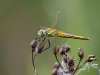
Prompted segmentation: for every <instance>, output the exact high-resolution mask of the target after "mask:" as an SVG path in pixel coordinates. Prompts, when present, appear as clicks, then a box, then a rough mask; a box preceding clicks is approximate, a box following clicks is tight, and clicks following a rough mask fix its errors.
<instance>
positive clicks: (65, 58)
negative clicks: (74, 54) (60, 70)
mask: <svg viewBox="0 0 100 75" xmlns="http://www.w3.org/2000/svg"><path fill="white" fill-rule="evenodd" d="M62 60H63V61H64V63H68V56H67V55H63V56H62Z"/></svg>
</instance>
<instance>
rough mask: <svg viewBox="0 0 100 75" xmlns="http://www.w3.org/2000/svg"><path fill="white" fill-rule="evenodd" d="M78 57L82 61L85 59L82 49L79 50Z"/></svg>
mask: <svg viewBox="0 0 100 75" xmlns="http://www.w3.org/2000/svg"><path fill="white" fill-rule="evenodd" d="M78 56H79V57H80V59H83V57H84V51H83V49H82V48H78Z"/></svg>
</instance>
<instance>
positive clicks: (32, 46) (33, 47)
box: [30, 38, 40, 52]
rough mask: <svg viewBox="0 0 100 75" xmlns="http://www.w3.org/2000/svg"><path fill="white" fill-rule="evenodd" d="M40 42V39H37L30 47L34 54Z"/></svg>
mask: <svg viewBox="0 0 100 75" xmlns="http://www.w3.org/2000/svg"><path fill="white" fill-rule="evenodd" d="M39 41H40V40H39V38H35V39H34V40H33V41H32V42H31V44H30V46H31V48H32V52H33V51H35V48H36V46H37V44H38V42H39Z"/></svg>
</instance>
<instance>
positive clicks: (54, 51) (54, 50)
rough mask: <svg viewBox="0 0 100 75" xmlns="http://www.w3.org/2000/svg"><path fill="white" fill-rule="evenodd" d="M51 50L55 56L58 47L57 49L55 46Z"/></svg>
mask: <svg viewBox="0 0 100 75" xmlns="http://www.w3.org/2000/svg"><path fill="white" fill-rule="evenodd" d="M52 50H53V53H54V54H57V53H58V51H59V46H58V47H57V46H54V47H53V48H52Z"/></svg>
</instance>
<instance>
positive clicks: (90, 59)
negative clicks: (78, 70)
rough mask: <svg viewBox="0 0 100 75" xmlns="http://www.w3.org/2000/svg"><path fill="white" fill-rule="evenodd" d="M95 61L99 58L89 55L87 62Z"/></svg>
mask: <svg viewBox="0 0 100 75" xmlns="http://www.w3.org/2000/svg"><path fill="white" fill-rule="evenodd" d="M94 60H97V58H96V57H95V56H94V55H89V56H88V59H87V62H92V61H94Z"/></svg>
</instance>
